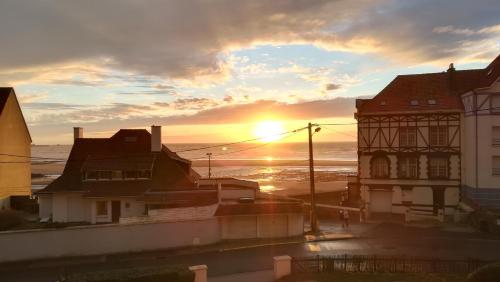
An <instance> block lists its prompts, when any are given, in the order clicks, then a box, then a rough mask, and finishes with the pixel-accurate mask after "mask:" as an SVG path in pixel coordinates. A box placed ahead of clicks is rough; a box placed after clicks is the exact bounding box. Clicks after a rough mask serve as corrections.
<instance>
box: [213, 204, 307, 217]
mask: <svg viewBox="0 0 500 282" xmlns="http://www.w3.org/2000/svg"><path fill="white" fill-rule="evenodd" d="M303 211H304V206H303V204H302V203H301V202H265V203H248V204H220V205H219V207H218V208H217V211H216V212H215V216H230V215H253V214H280V213H281V214H283V213H302V212H303Z"/></svg>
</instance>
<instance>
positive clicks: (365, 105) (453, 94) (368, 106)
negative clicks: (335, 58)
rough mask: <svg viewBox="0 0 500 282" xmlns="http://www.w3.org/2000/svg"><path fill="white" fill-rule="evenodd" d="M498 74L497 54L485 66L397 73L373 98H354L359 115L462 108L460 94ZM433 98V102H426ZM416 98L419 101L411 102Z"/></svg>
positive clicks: (481, 84)
mask: <svg viewBox="0 0 500 282" xmlns="http://www.w3.org/2000/svg"><path fill="white" fill-rule="evenodd" d="M499 76H500V55H499V56H498V57H497V58H496V59H495V60H494V61H493V62H492V63H491V64H490V65H488V67H486V68H484V69H473V70H458V71H457V70H449V71H447V72H440V73H425V74H412V75H399V76H397V77H396V78H395V79H394V80H393V81H391V83H389V84H388V85H387V86H386V87H385V88H384V89H383V90H382V91H381V92H380V93H379V94H378V95H376V96H375V97H373V98H372V99H359V100H357V101H356V107H357V110H358V114H366V113H380V112H406V111H435V110H441V111H443V110H445V111H449V110H452V111H461V110H462V109H463V105H462V101H461V99H460V94H462V93H464V92H467V91H470V90H472V89H476V88H481V87H487V86H490V85H491V84H492V83H493V82H494V81H495V80H496V79H497V78H498V77H499ZM429 100H433V101H434V102H435V103H433V102H429ZM412 101H417V102H418V103H412Z"/></svg>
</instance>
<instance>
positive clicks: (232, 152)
mask: <svg viewBox="0 0 500 282" xmlns="http://www.w3.org/2000/svg"><path fill="white" fill-rule="evenodd" d="M306 128H307V127H304V128H301V129H300V130H293V131H290V132H291V133H289V135H288V136H285V137H283V138H281V139H280V140H283V139H286V138H288V137H291V136H293V135H295V134H297V133H299V132H300V131H302V130H303V129H306ZM259 139H260V140H261V139H263V138H259ZM273 142H275V141H269V142H266V143H263V144H258V145H255V146H252V147H248V148H244V149H241V150H236V151H231V152H226V153H220V154H217V155H212V156H215V157H218V156H223V155H230V154H234V153H240V152H244V151H249V150H253V149H256V148H260V147H264V146H267V145H269V144H271V143H273ZM201 159H205V157H199V158H191V160H201Z"/></svg>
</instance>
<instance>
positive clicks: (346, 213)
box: [342, 210, 349, 228]
mask: <svg viewBox="0 0 500 282" xmlns="http://www.w3.org/2000/svg"><path fill="white" fill-rule="evenodd" d="M342 218H343V219H344V220H343V221H342V227H343V228H349V211H348V210H343V211H342Z"/></svg>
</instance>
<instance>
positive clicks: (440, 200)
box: [432, 187, 444, 215]
mask: <svg viewBox="0 0 500 282" xmlns="http://www.w3.org/2000/svg"><path fill="white" fill-rule="evenodd" d="M432 206H433V208H434V209H433V211H434V215H437V214H438V210H439V209H444V188H442V187H433V188H432Z"/></svg>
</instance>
